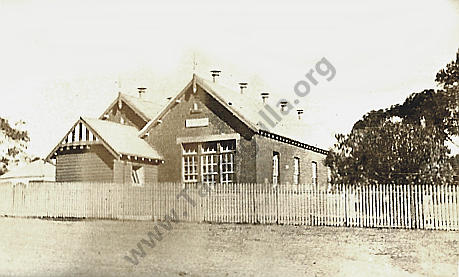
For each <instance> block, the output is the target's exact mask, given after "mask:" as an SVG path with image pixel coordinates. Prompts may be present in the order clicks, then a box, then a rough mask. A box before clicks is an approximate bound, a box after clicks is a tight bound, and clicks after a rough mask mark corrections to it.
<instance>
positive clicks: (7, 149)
mask: <svg viewBox="0 0 459 277" xmlns="http://www.w3.org/2000/svg"><path fill="white" fill-rule="evenodd" d="M23 125H24V122H23V121H20V122H17V123H16V124H14V126H11V125H10V124H9V122H8V120H6V119H4V118H1V117H0V175H2V174H3V173H5V172H6V171H7V170H8V169H9V168H10V167H11V166H15V165H17V164H18V163H19V162H21V161H28V160H29V157H28V155H27V153H26V149H27V145H28V143H29V141H30V139H29V135H28V133H27V131H24V130H21V127H22V126H23Z"/></svg>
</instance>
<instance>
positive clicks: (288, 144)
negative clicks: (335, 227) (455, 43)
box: [47, 75, 328, 185]
mask: <svg viewBox="0 0 459 277" xmlns="http://www.w3.org/2000/svg"><path fill="white" fill-rule="evenodd" d="M245 85H246V84H242V85H241V92H236V91H232V90H230V89H228V88H226V87H223V86H221V85H219V84H217V83H216V82H215V81H208V80H205V79H203V78H201V77H199V76H197V75H193V78H192V79H191V80H190V82H189V83H188V84H187V85H186V86H185V88H184V89H183V90H182V91H181V92H179V93H178V94H176V95H175V97H170V98H168V99H164V101H162V100H161V99H158V101H155V102H151V101H148V100H146V99H144V98H143V97H141V94H140V93H141V92H143V91H144V90H143V89H141V90H140V91H139V92H140V93H139V97H133V96H128V95H125V94H121V93H120V94H119V96H118V97H117V99H116V100H115V101H114V102H113V103H112V104H111V105H110V106H109V107H108V108H107V109H106V110H105V112H104V113H103V114H102V115H101V117H100V118H99V119H89V118H80V120H78V122H76V123H75V125H74V126H73V127H72V128H71V129H70V131H69V132H68V133H67V134H66V135H65V136H64V138H63V139H62V141H61V142H60V143H59V144H58V145H57V146H56V147H55V148H54V149H53V150H52V151H51V153H50V154H49V155H48V157H47V159H56V181H104V182H121V183H126V182H128V183H129V182H132V183H138V184H139V185H141V184H144V183H151V182H182V183H208V184H213V183H249V182H250V183H271V184H272V183H274V184H278V183H282V184H287V183H288V184H299V183H319V184H326V183H327V175H328V170H327V168H326V167H325V166H324V165H323V163H322V161H323V159H324V158H325V155H326V154H327V151H326V150H323V149H320V148H318V147H314V146H311V145H308V144H306V143H305V139H304V137H305V136H307V134H306V133H304V132H303V130H304V125H305V124H304V123H303V122H302V120H301V119H299V116H300V114H301V111H298V114H297V113H296V112H290V113H288V110H287V109H288V107H289V104H288V103H286V102H282V101H281V102H282V103H280V106H281V107H280V109H281V110H278V111H275V110H274V108H272V107H271V106H270V105H268V104H266V103H264V101H265V100H266V97H267V94H264V97H263V98H261V97H260V98H259V99H255V98H254V97H253V96H251V97H248V95H245V93H244V88H245ZM290 109H291V105H290ZM266 110H268V111H270V112H271V115H272V116H274V118H275V119H276V122H274V124H273V122H270V120H269V119H268V123H270V124H271V125H269V124H268V123H266V113H264V111H266ZM276 123H277V124H276ZM266 126H271V128H267V127H266Z"/></svg>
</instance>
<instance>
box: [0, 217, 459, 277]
mask: <svg viewBox="0 0 459 277" xmlns="http://www.w3.org/2000/svg"><path fill="white" fill-rule="evenodd" d="M155 225H156V223H155V222H151V221H124V222H123V221H50V220H39V219H18V218H0V231H1V237H0V275H1V276H5V275H6V276H128V275H129V276H458V275H457V274H458V265H459V232H445V231H424V230H422V231H420V230H399V229H392V230H389V229H359V228H338V227H305V226H278V225H265V226H263V225H233V224H219V225H213V224H192V223H172V226H173V229H172V230H171V231H166V232H164V238H163V239H162V241H160V242H157V243H156V246H155V247H154V248H149V247H148V246H147V245H145V244H143V246H144V247H143V248H144V251H145V257H143V258H140V259H139V263H138V265H133V264H131V263H130V262H128V261H127V260H126V259H124V256H127V255H129V251H130V250H131V249H132V248H136V247H137V246H136V244H137V243H138V242H139V240H141V239H142V238H145V239H147V238H148V236H147V233H148V232H149V231H152V230H153V228H154V226H155ZM159 229H160V230H164V229H161V227H160V228H159Z"/></svg>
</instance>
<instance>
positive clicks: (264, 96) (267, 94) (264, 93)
mask: <svg viewBox="0 0 459 277" xmlns="http://www.w3.org/2000/svg"><path fill="white" fill-rule="evenodd" d="M260 95H261V99H263V104H266V99H268V97H269V92H262V93H260Z"/></svg>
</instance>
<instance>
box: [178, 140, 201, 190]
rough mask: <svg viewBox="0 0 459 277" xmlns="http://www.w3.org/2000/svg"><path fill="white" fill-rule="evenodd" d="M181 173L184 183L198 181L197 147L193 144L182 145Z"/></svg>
mask: <svg viewBox="0 0 459 277" xmlns="http://www.w3.org/2000/svg"><path fill="white" fill-rule="evenodd" d="M182 173H183V181H184V182H185V183H196V182H197V181H198V145H197V144H195V143H190V144H184V145H183V158H182Z"/></svg>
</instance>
